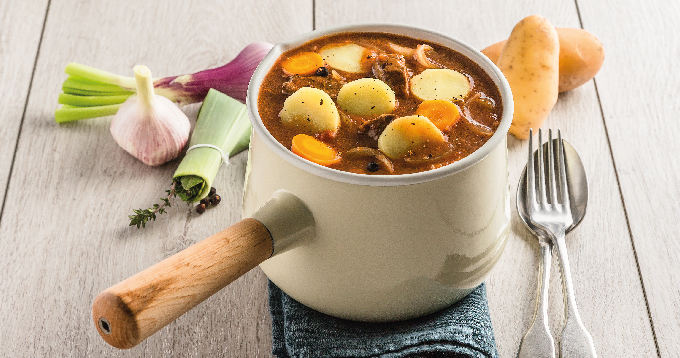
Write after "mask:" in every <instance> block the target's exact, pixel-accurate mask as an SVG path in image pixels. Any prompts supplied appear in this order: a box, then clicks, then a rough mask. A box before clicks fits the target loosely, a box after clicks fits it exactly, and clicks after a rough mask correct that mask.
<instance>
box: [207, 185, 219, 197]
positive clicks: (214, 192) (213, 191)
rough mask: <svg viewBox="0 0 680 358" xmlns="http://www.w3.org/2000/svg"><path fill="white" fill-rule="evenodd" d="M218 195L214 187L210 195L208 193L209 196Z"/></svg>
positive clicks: (211, 188)
mask: <svg viewBox="0 0 680 358" xmlns="http://www.w3.org/2000/svg"><path fill="white" fill-rule="evenodd" d="M216 193H217V189H215V187H214V186H211V187H210V193H208V196H213V195H215V194H216Z"/></svg>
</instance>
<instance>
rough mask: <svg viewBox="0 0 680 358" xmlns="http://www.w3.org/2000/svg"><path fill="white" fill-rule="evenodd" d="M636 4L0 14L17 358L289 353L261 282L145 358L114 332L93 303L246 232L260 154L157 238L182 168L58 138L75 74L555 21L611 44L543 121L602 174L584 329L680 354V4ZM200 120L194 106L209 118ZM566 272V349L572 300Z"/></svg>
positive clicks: (102, 133) (520, 233) (580, 238)
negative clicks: (382, 31) (134, 218)
mask: <svg viewBox="0 0 680 358" xmlns="http://www.w3.org/2000/svg"><path fill="white" fill-rule="evenodd" d="M627 3H628V4H625V6H624V5H623V4H622V3H621V2H620V1H615V0H597V1H595V0H593V1H584V0H553V1H546V2H540V1H519V0H518V1H512V2H506V1H500V0H484V1H478V0H466V1H455V2H453V1H444V0H442V1H418V2H414V1H402V0H399V1H395V0H390V1H387V0H384V1H362V0H349V1H330V0H295V1H286V2H280V1H275V0H252V1H249V2H245V1H220V2H215V1H210V0H187V1H181V2H179V1H177V2H169V1H161V0H154V1H131V0H130V1H128V0H125V1H123V0H110V1H96V2H95V1H82V0H81V1H79V0H53V1H49V0H30V1H10V0H2V1H0V94H1V97H0V200H2V202H1V203H2V211H0V272H1V273H2V276H1V277H2V278H1V279H0V295H1V296H2V300H0V317H2V319H3V322H2V324H0V356H3V357H45V356H49V357H104V356H105V357H207V356H220V357H268V356H270V353H269V351H270V347H271V333H270V327H271V322H270V318H269V312H268V308H267V297H266V277H265V276H264V274H263V273H262V272H261V271H260V270H259V269H254V270H253V271H251V272H249V273H248V274H246V275H245V276H244V277H242V278H240V279H239V280H237V281H236V282H234V283H233V284H232V285H230V286H228V287H227V288H225V289H224V290H222V291H220V292H219V293H218V294H216V295H215V296H213V297H212V298H210V299H208V300H207V301H206V302H204V303H202V304H201V305H199V306H198V307H197V308H196V309H194V310H192V311H190V312H189V313H187V314H186V315H184V316H182V317H181V318H179V319H178V320H177V321H175V322H174V323H172V324H170V325H169V326H168V327H166V328H164V329H163V330H161V331H160V332H158V333H157V334H156V335H154V336H152V337H151V338H149V339H148V340H147V341H145V342H143V343H142V344H140V345H139V346H137V347H135V348H133V349H131V350H126V351H120V350H117V349H114V348H112V347H110V346H108V345H107V344H106V343H105V342H104V341H103V340H102V339H101V338H100V337H99V336H98V334H97V333H96V331H95V329H94V327H93V323H92V318H91V313H90V310H91V304H92V301H93V299H94V297H95V296H96V295H97V293H98V292H99V291H101V290H102V289H104V288H106V287H108V286H110V285H112V284H114V283H116V282H118V281H120V280H122V279H124V278H127V277H128V276H130V275H132V274H134V273H136V272H138V271H141V270H142V269H144V268H146V267H148V266H150V265H151V264H153V263H155V262H157V261H160V260H162V259H163V258H165V257H168V256H170V255H172V254H173V253H175V252H178V251H179V250H181V249H183V248H185V247H187V246H189V245H191V244H193V243H195V242H197V241H199V240H201V239H203V238H205V237H207V236H209V235H210V234H212V233H214V232H217V231H219V230H221V229H222V228H225V227H227V226H229V225H230V224H232V223H234V222H236V221H238V220H239V219H240V215H241V214H240V203H241V195H242V190H243V189H242V188H243V180H244V173H245V168H246V158H247V155H246V154H245V153H243V154H239V155H238V156H236V157H234V158H232V164H231V165H229V166H227V167H223V168H222V169H221V171H220V173H219V175H218V177H217V179H216V181H215V186H216V187H217V190H218V191H219V193H220V194H221V195H222V198H223V201H222V203H221V204H220V205H219V206H218V207H217V208H215V209H212V210H210V211H209V212H208V213H207V214H204V215H202V216H201V215H198V214H196V213H195V212H194V211H192V210H190V208H187V207H185V206H184V205H182V204H178V205H175V206H174V207H173V208H172V209H171V210H170V213H169V214H166V215H163V216H161V217H160V218H159V220H158V221H156V222H155V223H152V224H151V225H149V226H147V228H146V229H143V230H137V229H136V228H129V227H128V226H127V224H128V219H127V215H128V214H130V213H131V210H132V209H133V208H141V207H145V206H148V205H150V204H151V203H154V202H157V199H158V198H159V197H160V196H162V195H163V193H164V190H165V189H166V188H167V187H168V185H169V178H170V177H171V176H172V173H173V172H174V170H175V168H176V166H177V164H178V161H173V162H170V163H168V164H166V165H164V166H161V167H156V168H151V167H147V166H145V165H144V164H142V163H141V162H139V161H137V160H136V159H134V158H132V157H131V156H130V155H128V154H126V153H125V152H124V151H123V150H121V149H120V148H119V147H118V145H117V144H116V143H115V142H114V141H113V140H112V138H111V135H110V134H109V130H108V126H109V123H110V120H111V118H99V119H91V120H85V121H80V122H77V123H72V124H66V125H57V124H56V123H55V122H54V117H53V112H54V110H55V108H56V107H57V96H58V94H59V92H60V88H61V83H62V82H63V80H64V79H65V75H64V73H63V69H64V66H65V65H66V64H67V63H69V62H72V61H74V62H79V63H83V64H88V65H91V66H94V67H97V68H101V69H106V70H108V71H111V72H115V73H120V74H128V75H130V74H131V69H132V67H133V66H134V65H136V64H145V65H147V66H148V67H149V68H151V69H152V71H153V73H154V74H155V75H156V76H167V75H176V74H181V73H190V72H195V71H198V70H201V69H206V68H211V67H216V66H218V65H221V64H223V63H226V62H227V61H229V60H231V59H232V58H233V57H234V56H235V55H236V54H237V53H238V52H239V51H240V49H242V48H243V47H244V46H246V45H247V44H248V43H250V42H253V41H268V42H271V43H276V42H278V41H281V40H284V39H287V38H290V37H293V36H295V35H298V34H301V33H305V32H309V31H311V30H314V29H323V28H327V27H331V26H335V25H341V24H348V23H357V22H392V23H404V24H411V25H416V26H420V27H426V28H431V29H434V30H437V31H441V32H443V33H445V34H449V35H451V36H454V37H457V38H459V39H461V40H463V41H465V42H467V43H469V44H471V45H473V46H475V47H477V48H480V49H481V48H483V47H485V46H487V45H489V44H492V43H494V42H496V41H499V40H501V39H504V38H506V37H507V36H508V34H509V32H510V30H511V29H512V27H513V26H514V25H515V23H517V22H518V21H519V20H520V19H522V18H523V17H525V16H527V15H530V14H541V15H543V16H545V17H547V18H548V19H549V20H550V21H551V22H552V24H553V25H555V26H556V27H582V28H584V29H586V30H589V31H590V32H592V33H593V34H595V35H596V36H598V37H599V39H600V40H601V41H602V42H603V43H604V45H605V48H606V59H605V63H604V66H603V68H602V70H601V71H600V73H599V74H598V75H597V76H596V78H595V80H594V81H591V82H588V83H587V84H585V85H584V86H582V87H580V88H578V89H575V90H572V91H570V92H567V93H563V94H561V95H560V97H559V100H558V102H557V105H556V107H555V108H554V110H553V111H552V113H551V114H550V117H549V118H548V120H547V122H546V124H545V125H544V128H560V129H561V130H562V134H563V137H564V138H565V139H567V140H568V141H569V142H570V143H571V144H572V145H573V146H574V147H575V148H576V149H577V150H578V151H579V153H580V154H581V156H582V158H583V161H584V164H585V167H586V170H587V173H588V175H589V179H590V202H589V205H588V215H586V218H585V220H584V221H583V223H582V224H581V226H580V227H579V228H577V229H576V230H575V231H574V232H573V233H572V234H570V235H569V237H568V239H567V240H568V241H567V246H568V250H569V255H570V258H571V264H572V273H573V275H574V285H575V291H576V301H577V303H578V305H579V308H580V312H581V315H582V318H583V321H584V323H585V325H586V326H587V327H588V328H589V330H590V332H591V333H592V336H593V339H594V341H595V345H596V346H597V351H598V354H599V356H600V357H654V356H659V357H678V354H679V353H678V352H680V338H679V337H680V289H679V288H678V287H680V259H679V257H680V240H678V238H677V235H676V234H677V233H676V231H677V230H676V229H677V228H678V227H679V226H678V222H679V221H680V220H679V219H680V214H679V213H680V185H679V184H678V183H679V181H678V177H680V161H679V160H678V159H677V153H678V151H680V141H678V140H677V133H678V130H679V129H680V125H679V124H678V113H680V100H678V99H677V98H676V97H677V91H678V89H679V88H680V76H678V74H680V71H678V70H676V67H677V58H678V55H680V37H678V36H677V33H678V32H680V21H677V17H678V16H680V3H677V2H670V1H661V0H649V1H646V2H645V3H644V5H643V4H642V2H634V1H628V2H627ZM197 108H198V107H197V106H196V105H193V106H188V107H184V110H185V111H186V113H187V114H188V115H189V117H190V118H191V119H192V121H193V119H194V118H195V116H196V110H197ZM508 149H509V153H508V154H509V163H510V181H511V187H510V190H511V192H512V193H513V194H514V192H515V190H516V187H517V184H516V183H517V181H518V178H519V174H520V172H521V168H522V167H523V166H524V164H525V158H526V155H525V153H526V149H527V142H526V141H519V140H516V139H514V137H509V148H508ZM513 196H514V195H513ZM512 205H513V221H512V234H511V237H510V239H509V242H508V244H507V246H506V249H505V253H504V254H503V256H502V258H501V260H500V262H499V263H498V265H497V267H496V268H495V269H494V270H493V272H492V274H491V276H490V277H489V279H488V280H487V284H488V292H489V305H490V309H491V316H492V320H493V325H494V330H495V334H496V339H497V344H498V349H499V351H500V354H501V356H502V357H513V356H514V355H515V354H516V351H517V348H518V344H519V341H520V339H521V337H522V335H523V333H524V332H525V330H526V329H527V327H528V325H529V323H530V321H531V317H532V312H533V308H534V293H535V289H536V274H537V273H536V265H537V263H538V262H537V260H538V246H537V244H536V240H535V239H534V238H533V237H532V236H531V234H530V233H529V232H528V231H527V230H526V229H525V228H524V227H523V225H522V224H521V223H520V221H519V219H518V218H517V216H516V211H515V210H514V199H513V202H512ZM554 261H556V260H554ZM552 269H553V276H552V281H551V283H550V285H551V286H550V288H551V293H550V309H549V315H550V320H551V328H552V331H553V333H554V334H555V336H557V334H556V333H557V332H559V328H560V327H561V323H560V322H561V320H562V316H563V314H562V312H563V304H562V294H561V290H560V289H559V287H560V279H559V275H558V274H557V272H558V271H557V270H558V267H557V265H556V264H554V265H553V268H552Z"/></svg>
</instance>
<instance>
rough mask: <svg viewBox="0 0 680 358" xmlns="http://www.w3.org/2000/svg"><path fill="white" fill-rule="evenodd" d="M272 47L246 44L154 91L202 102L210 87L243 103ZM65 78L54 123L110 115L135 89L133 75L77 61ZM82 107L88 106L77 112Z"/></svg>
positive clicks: (183, 100) (187, 101) (161, 81)
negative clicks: (231, 55)
mask: <svg viewBox="0 0 680 358" xmlns="http://www.w3.org/2000/svg"><path fill="white" fill-rule="evenodd" d="M271 48H272V45H271V44H269V43H266V42H255V43H252V44H250V45H248V46H246V47H245V48H244V49H243V50H242V51H241V52H240V53H239V54H238V55H237V56H236V58H234V59H233V60H232V61H230V62H229V63H227V64H225V65H223V66H221V67H218V68H213V69H208V70H204V71H200V72H197V73H194V74H188V75H180V76H171V77H165V78H160V79H156V80H154V82H153V86H154V91H155V93H156V94H158V95H161V96H164V97H166V98H168V99H170V100H171V101H173V102H177V104H178V105H180V106H181V105H187V104H190V103H196V102H200V101H202V100H203V99H204V98H205V96H206V95H207V94H208V91H209V90H210V89H211V88H214V89H216V90H218V91H220V92H222V93H224V94H226V95H228V96H230V97H232V98H234V99H237V100H239V101H241V102H245V99H246V91H247V89H248V83H249V81H250V77H251V76H252V74H253V72H254V71H255V68H257V65H258V64H259V63H260V61H262V59H263V58H264V56H265V55H266V54H267V53H268V52H269V50H270V49H271ZM65 72H66V74H68V75H69V76H68V78H67V79H66V80H65V81H64V83H63V84H62V92H63V93H62V94H61V95H60V96H59V103H60V104H62V105H64V106H62V108H60V109H57V111H55V119H56V121H57V122H59V123H61V122H67V121H72V120H79V119H86V118H94V117H101V116H107V115H111V114H112V113H111V112H112V111H113V113H115V111H114V109H115V108H114V107H110V106H114V105H117V104H121V103H123V102H125V100H126V99H127V98H128V97H130V96H131V95H132V94H133V93H134V92H135V91H136V86H135V78H134V77H126V76H119V75H116V74H113V73H110V72H107V71H103V70H99V69H96V68H93V67H90V66H86V65H82V64H79V63H70V64H68V65H67V66H66V68H65ZM81 107H88V108H90V109H89V110H87V111H79V110H78V109H79V108H81Z"/></svg>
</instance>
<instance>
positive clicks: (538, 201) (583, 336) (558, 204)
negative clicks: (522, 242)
mask: <svg viewBox="0 0 680 358" xmlns="http://www.w3.org/2000/svg"><path fill="white" fill-rule="evenodd" d="M541 134H542V133H541V130H540V129H539V131H538V142H539V145H538V153H537V154H538V155H537V161H536V165H534V155H533V151H532V148H531V142H530V144H529V153H530V154H529V162H528V163H527V190H526V193H527V197H528V198H527V199H528V201H529V202H530V203H531V205H529V213H528V214H529V215H528V216H529V219H530V220H531V223H532V224H534V225H535V226H536V227H538V228H540V229H542V230H543V231H545V233H546V234H547V235H548V236H549V237H550V239H551V240H552V242H553V246H554V248H555V249H556V251H557V256H558V258H559V262H560V268H561V271H562V286H563V292H564V294H565V300H564V301H565V323H564V328H563V329H562V334H561V337H560V340H559V341H560V343H559V347H560V356H561V357H596V354H595V348H594V345H593V340H592V338H591V336H590V334H589V333H588V331H587V330H586V329H585V327H584V326H583V323H582V322H581V318H580V317H579V314H578V310H577V308H576V301H575V299H574V288H573V284H572V281H571V272H570V269H569V258H568V256H567V247H566V242H565V235H566V230H567V228H568V227H570V225H572V223H573V222H574V218H573V216H572V211H571V206H570V202H569V190H570V186H569V184H570V183H569V180H568V179H567V174H566V164H565V158H564V156H565V153H564V144H563V142H562V136H561V133H560V132H559V131H558V132H557V138H558V139H557V141H556V142H557V148H555V141H553V138H552V130H550V131H549V132H548V143H547V145H546V147H547V153H544V150H543V145H541V141H542V138H541V137H542V135H541ZM534 166H535V167H536V168H534ZM546 166H547V168H546ZM546 169H547V170H546ZM536 180H537V182H536ZM546 269H549V268H546Z"/></svg>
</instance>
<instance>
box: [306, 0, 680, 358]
mask: <svg viewBox="0 0 680 358" xmlns="http://www.w3.org/2000/svg"><path fill="white" fill-rule="evenodd" d="M316 9H317V13H316V21H317V28H325V27H330V26H335V25H340V24H343V23H346V22H357V23H360V22H396V23H403V24H410V25H415V26H420V27H425V28H430V29H433V30H437V31H441V32H443V33H445V34H449V35H451V36H454V37H457V38H459V39H461V40H463V41H465V42H467V43H469V44H470V45H472V46H474V47H476V48H478V49H482V48H484V47H486V46H488V45H490V44H493V43H496V42H498V41H500V40H503V39H505V38H507V37H508V35H509V33H510V31H511V30H512V28H513V26H514V25H515V24H516V23H517V22H518V21H519V20H521V19H522V18H524V17H526V16H528V15H531V14H541V15H543V16H545V17H546V18H548V19H549V20H550V21H551V23H552V24H553V25H554V26H558V27H580V24H579V19H578V13H577V9H576V7H575V4H574V3H573V2H571V1H552V2H549V3H548V2H545V3H543V2H532V1H524V2H522V3H521V4H520V3H518V2H491V1H459V2H456V3H455V5H452V4H451V2H446V1H431V2H428V4H427V6H420V7H418V9H417V10H418V11H414V10H413V4H412V3H411V2H407V1H374V2H371V6H363V3H362V2H361V1H343V2H334V1H326V0H319V1H317V3H316ZM490 9H492V10H490ZM586 29H588V28H586ZM596 35H597V33H596ZM606 46H607V45H606V44H605V47H606ZM606 65H607V59H605V66H606ZM544 128H554V129H557V128H559V129H561V131H562V137H563V138H565V139H566V140H567V141H569V143H570V144H572V145H573V146H574V148H576V149H577V150H578V151H579V152H580V154H581V156H582V157H583V158H582V159H583V161H584V165H585V167H586V172H587V173H588V175H589V177H590V178H591V180H590V184H591V185H590V192H591V195H590V202H589V206H588V214H587V215H586V218H585V219H584V221H583V223H582V224H581V226H580V227H579V228H577V229H576V230H575V231H574V232H572V233H571V234H570V235H569V236H568V237H567V248H568V250H569V257H570V261H571V262H570V264H571V270H572V275H573V278H574V289H575V293H576V302H577V304H578V305H579V312H580V313H581V317H582V319H583V321H584V323H585V325H586V327H587V328H588V329H589V331H590V333H591V334H592V335H593V339H594V341H595V345H596V348H597V353H598V355H599V356H601V357H621V356H644V357H649V356H651V355H654V351H655V349H654V340H653V337H652V333H651V326H650V322H649V319H648V317H647V314H646V308H645V301H644V295H643V292H642V287H641V282H640V279H639V276H638V271H637V267H636V263H635V256H634V253H633V249H632V246H631V244H630V236H629V233H628V230H627V225H626V217H625V213H624V210H623V207H622V203H621V200H620V196H619V194H618V193H617V190H618V189H617V182H616V173H615V171H614V166H613V163H612V160H611V156H610V154H609V148H608V146H607V136H606V133H605V128H604V125H603V121H602V117H601V114H600V108H599V104H598V100H597V93H596V91H595V88H594V86H593V82H592V81H591V82H589V83H587V84H586V85H584V86H582V87H580V88H578V89H575V90H572V91H569V92H565V93H563V94H561V95H560V96H559V99H558V101H557V104H556V106H555V108H554V109H553V111H552V113H551V114H550V116H549V117H548V119H547V120H546V123H545V124H544ZM534 140H535V139H534ZM527 143H528V142H527V141H520V140H517V139H515V138H514V137H512V136H510V137H509V153H508V155H509V170H510V183H511V187H510V191H511V193H512V197H513V199H512V207H513V212H512V220H513V221H512V228H513V232H512V236H511V238H510V239H509V241H508V244H507V246H506V248H505V252H504V254H503V256H502V257H501V259H500V261H499V263H498V264H497V267H495V268H494V270H493V271H492V274H491V276H490V278H489V279H488V280H487V284H488V295H489V305H490V310H491V317H492V321H493V325H494V330H495V334H496V342H497V345H498V349H499V353H500V356H501V357H514V356H515V355H516V354H517V350H518V347H519V342H520V340H521V338H522V336H523V334H524V333H525V331H526V330H527V328H528V327H529V324H530V322H531V318H532V315H533V309H534V302H535V301H534V300H535V290H536V282H537V280H538V278H537V271H536V270H537V269H536V268H537V265H538V255H539V248H538V244H537V242H536V239H535V238H534V237H533V236H532V235H531V234H530V233H529V231H528V230H527V229H525V228H524V226H523V224H522V223H521V221H520V220H519V218H518V217H517V213H516V210H515V209H514V208H515V200H514V194H515V192H516V189H517V182H518V181H519V176H520V174H521V171H522V169H523V167H524V165H525V164H526V151H527ZM556 261H557V260H556V259H555V260H553V262H554V263H553V269H552V278H551V283H550V297H549V319H550V326H551V330H552V333H553V336H554V337H556V338H557V337H559V332H560V331H561V327H562V319H563V309H564V308H563V303H562V292H561V286H560V285H561V282H560V277H559V268H558V265H557V262H556ZM676 332H677V331H676Z"/></svg>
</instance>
